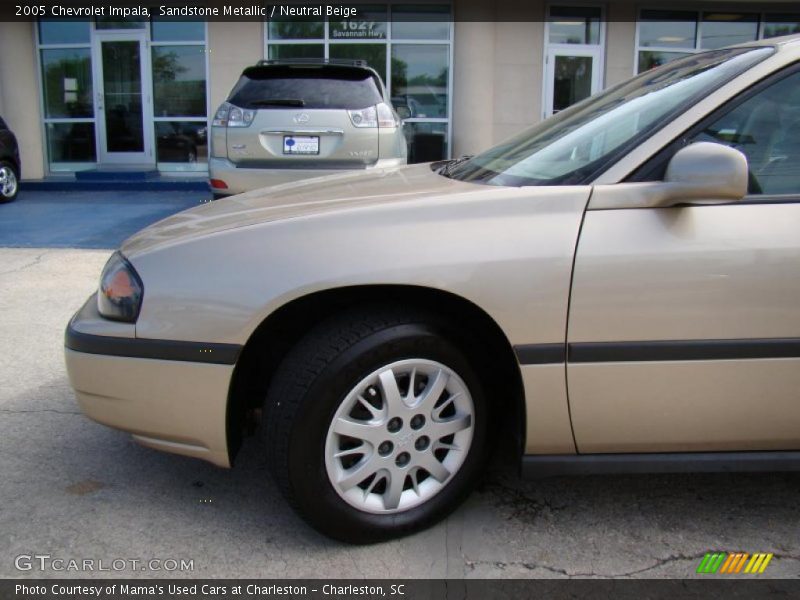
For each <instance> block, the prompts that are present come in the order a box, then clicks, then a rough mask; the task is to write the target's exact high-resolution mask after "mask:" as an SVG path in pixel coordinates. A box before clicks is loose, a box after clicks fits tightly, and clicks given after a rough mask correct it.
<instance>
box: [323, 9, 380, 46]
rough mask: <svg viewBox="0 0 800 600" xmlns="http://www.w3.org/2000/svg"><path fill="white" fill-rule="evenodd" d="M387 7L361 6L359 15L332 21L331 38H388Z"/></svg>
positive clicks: (329, 35)
mask: <svg viewBox="0 0 800 600" xmlns="http://www.w3.org/2000/svg"><path fill="white" fill-rule="evenodd" d="M386 14H387V13H386V7H385V6H359V7H358V17H357V18H355V19H341V20H338V21H334V20H332V21H331V22H330V25H329V26H330V30H329V32H330V33H329V34H328V37H330V39H331V40H384V39H386Z"/></svg>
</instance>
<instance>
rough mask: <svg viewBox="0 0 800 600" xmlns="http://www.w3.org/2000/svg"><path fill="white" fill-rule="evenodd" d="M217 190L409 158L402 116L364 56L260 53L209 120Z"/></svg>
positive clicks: (389, 164) (222, 192)
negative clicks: (286, 57)
mask: <svg viewBox="0 0 800 600" xmlns="http://www.w3.org/2000/svg"><path fill="white" fill-rule="evenodd" d="M211 155H212V156H211V158H210V159H209V165H208V166H209V179H210V185H211V190H212V191H213V192H214V195H215V196H217V197H220V196H229V195H231V194H238V193H240V192H245V191H249V190H252V189H256V188H260V187H265V186H270V185H277V184H281V183H287V182H290V181H297V180H300V179H307V178H310V177H319V176H322V175H331V174H334V173H340V172H342V170H349V169H356V170H358V169H373V168H384V167H395V166H400V165H404V164H405V163H406V140H405V138H404V136H403V127H402V121H401V120H400V118H399V117H398V116H397V113H396V112H395V110H394V108H392V105H391V103H390V102H389V97H388V94H387V93H386V88H385V86H384V85H383V81H381V78H380V76H379V75H378V73H376V72H375V70H374V69H371V68H370V67H367V66H366V63H365V62H364V61H335V60H329V59H328V60H321V59H312V60H300V59H297V60H291V61H275V60H262V61H260V62H259V63H258V64H257V65H255V66H252V67H248V68H247V69H245V70H244V72H243V73H242V76H241V77H240V78H239V81H238V82H237V84H236V85H235V86H234V88H233V90H232V91H231V93H230V95H229V96H228V100H227V101H226V102H224V103H223V104H222V106H220V107H219V109H218V110H217V112H216V114H215V115H214V120H213V122H212V128H211Z"/></svg>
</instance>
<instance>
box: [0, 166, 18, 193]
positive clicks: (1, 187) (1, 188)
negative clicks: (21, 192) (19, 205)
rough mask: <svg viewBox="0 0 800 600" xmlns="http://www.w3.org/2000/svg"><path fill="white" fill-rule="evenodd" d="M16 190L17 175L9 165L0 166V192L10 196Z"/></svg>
mask: <svg viewBox="0 0 800 600" xmlns="http://www.w3.org/2000/svg"><path fill="white" fill-rule="evenodd" d="M16 191H17V176H16V175H14V171H12V170H11V169H10V168H9V167H0V193H2V194H3V196H5V197H7V198H10V197H11V196H13V195H14V194H15V193H16Z"/></svg>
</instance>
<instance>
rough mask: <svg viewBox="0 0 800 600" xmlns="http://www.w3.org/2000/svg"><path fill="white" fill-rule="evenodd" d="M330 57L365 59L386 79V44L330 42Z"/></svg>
mask: <svg viewBox="0 0 800 600" xmlns="http://www.w3.org/2000/svg"><path fill="white" fill-rule="evenodd" d="M329 52H330V57H331V58H344V59H352V60H365V61H367V64H368V65H369V66H370V67H372V68H373V69H375V70H376V71H377V72H378V75H380V76H381V79H382V80H383V81H386V44H331V45H330V49H329Z"/></svg>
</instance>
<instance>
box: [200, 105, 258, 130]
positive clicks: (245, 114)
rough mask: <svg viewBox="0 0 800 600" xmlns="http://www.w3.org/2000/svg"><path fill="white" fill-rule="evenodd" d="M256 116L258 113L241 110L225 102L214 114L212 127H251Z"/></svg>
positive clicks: (245, 109)
mask: <svg viewBox="0 0 800 600" xmlns="http://www.w3.org/2000/svg"><path fill="white" fill-rule="evenodd" d="M255 116H256V111H254V110H250V109H247V108H239V107H238V106H234V105H233V104H231V103H230V102H223V103H222V106H220V107H219V108H218V109H217V112H216V113H215V114H214V120H213V121H211V125H213V126H214V127H250V123H252V122H253V119H254V118H255Z"/></svg>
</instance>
